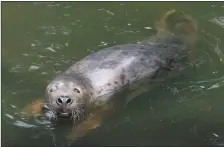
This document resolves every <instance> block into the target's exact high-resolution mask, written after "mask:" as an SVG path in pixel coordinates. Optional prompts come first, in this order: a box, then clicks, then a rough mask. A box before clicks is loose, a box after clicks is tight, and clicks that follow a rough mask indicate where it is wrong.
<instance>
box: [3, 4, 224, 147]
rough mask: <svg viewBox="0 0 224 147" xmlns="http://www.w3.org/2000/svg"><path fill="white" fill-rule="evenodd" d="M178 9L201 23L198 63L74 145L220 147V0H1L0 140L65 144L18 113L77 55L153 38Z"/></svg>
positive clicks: (223, 81) (223, 35)
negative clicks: (161, 22)
mask: <svg viewBox="0 0 224 147" xmlns="http://www.w3.org/2000/svg"><path fill="white" fill-rule="evenodd" d="M172 8H175V9H177V10H181V11H184V12H186V13H189V14H190V15H192V16H193V17H194V18H195V19H196V20H197V22H198V25H199V32H200V36H199V41H198V44H197V47H196V48H197V54H196V65H197V66H196V68H193V67H192V68H188V69H187V70H185V71H184V72H183V73H181V74H180V75H178V76H176V77H175V78H174V79H172V80H169V81H166V82H165V83H164V84H163V85H161V86H159V87H157V88H155V89H153V90H152V91H150V92H148V93H146V94H143V95H141V96H140V97H139V98H138V99H136V100H134V101H133V102H131V103H130V104H129V105H128V106H127V107H126V108H125V109H124V110H122V111H121V112H119V113H118V114H117V115H116V116H114V117H113V119H112V120H111V121H109V122H105V124H103V125H102V126H101V127H99V128H97V129H96V130H94V131H92V132H91V133H90V134H88V136H86V137H84V138H83V139H81V140H78V141H76V142H75V143H73V145H76V144H79V145H90V144H92V145H204V144H218V145H224V113H223V111H224V107H223V104H224V96H223V95H224V87H223V86H224V44H223V41H224V3H222V2H195V3H192V2H188V3H187V2H186V3H184V2H181V3H176V2H166V3H165V2H66V3H65V2H60V3H59V2H21V3H18V2H7V3H6V2H5V3H2V144H3V145H37V146H41V145H42V146H47V145H48V146H50V145H56V146H67V145H71V143H69V142H66V140H64V139H62V138H63V137H64V136H65V134H66V131H68V130H66V129H68V128H66V129H65V128H64V127H61V128H60V126H58V127H59V129H57V131H55V130H54V129H51V128H52V126H51V125H50V124H44V121H41V120H39V119H36V120H35V119H31V120H24V119H23V117H22V116H21V115H20V113H19V112H20V111H21V110H22V109H23V107H24V106H25V105H27V104H28V103H31V102H32V101H33V100H35V99H37V98H39V97H41V96H43V92H44V89H45V86H46V84H47V82H49V81H50V80H51V79H52V78H53V77H54V76H56V75H57V74H58V73H60V72H61V71H64V70H65V69H67V68H68V67H69V66H70V65H71V64H73V63H74V62H75V61H77V60H78V59H80V58H82V57H84V56H86V55H88V54H90V53H92V52H95V51H97V50H99V49H102V48H104V47H107V46H113V45H116V44H125V43H131V42H138V41H141V40H144V39H146V38H148V37H150V36H153V35H155V33H156V31H155V27H154V21H155V19H156V18H158V17H159V15H161V14H163V13H164V12H166V11H168V10H170V9H172Z"/></svg>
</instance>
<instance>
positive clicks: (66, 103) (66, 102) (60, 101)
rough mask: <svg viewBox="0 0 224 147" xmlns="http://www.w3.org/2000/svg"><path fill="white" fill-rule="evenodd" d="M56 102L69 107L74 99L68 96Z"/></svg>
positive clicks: (61, 97)
mask: <svg viewBox="0 0 224 147" xmlns="http://www.w3.org/2000/svg"><path fill="white" fill-rule="evenodd" d="M56 102H57V104H58V105H69V104H71V103H72V99H70V98H69V97H68V96H60V97H59V98H58V99H57V101H56Z"/></svg>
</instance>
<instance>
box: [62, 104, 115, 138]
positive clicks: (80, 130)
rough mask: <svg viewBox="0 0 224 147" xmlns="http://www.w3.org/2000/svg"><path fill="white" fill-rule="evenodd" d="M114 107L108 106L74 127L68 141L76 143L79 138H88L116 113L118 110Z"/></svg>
mask: <svg viewBox="0 0 224 147" xmlns="http://www.w3.org/2000/svg"><path fill="white" fill-rule="evenodd" d="M113 106H114V105H113V104H106V105H104V106H103V107H101V108H100V109H99V110H97V111H95V112H93V113H91V114H89V115H88V116H87V118H86V119H85V120H83V121H82V122H81V123H80V124H78V125H77V126H73V128H72V131H71V133H70V134H69V135H68V136H66V139H67V140H70V141H74V140H76V139H78V138H81V137H84V136H86V135H87V134H88V133H89V132H90V131H92V130H93V129H95V128H97V127H99V126H100V125H101V124H102V123H103V122H104V121H105V119H107V118H108V117H110V116H111V114H112V113H114V112H115V110H116V108H115V107H113Z"/></svg>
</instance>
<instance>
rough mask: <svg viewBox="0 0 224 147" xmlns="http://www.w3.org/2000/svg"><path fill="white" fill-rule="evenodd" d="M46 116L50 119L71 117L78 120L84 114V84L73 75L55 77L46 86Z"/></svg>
mask: <svg viewBox="0 0 224 147" xmlns="http://www.w3.org/2000/svg"><path fill="white" fill-rule="evenodd" d="M45 98H46V101H47V104H46V105H45V108H47V110H48V111H47V112H46V113H45V114H46V116H47V117H49V118H50V119H51V120H52V119H58V118H72V119H73V120H74V121H75V120H77V119H78V120H79V119H81V118H82V117H83V115H84V113H83V112H84V103H85V94H84V85H83V83H82V82H80V80H78V79H76V78H75V77H74V76H69V75H62V76H58V77H56V78H55V79H54V80H53V81H52V82H51V83H50V84H49V85H48V86H47V88H46V92H45Z"/></svg>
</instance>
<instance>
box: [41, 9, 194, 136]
mask: <svg viewBox="0 0 224 147" xmlns="http://www.w3.org/2000/svg"><path fill="white" fill-rule="evenodd" d="M156 27H157V31H158V32H157V36H155V37H154V38H153V40H151V41H147V42H141V43H136V44H124V45H116V46H113V47H108V48H105V49H101V50H99V51H97V52H95V53H93V54H91V55H88V56H86V57H85V58H83V59H81V60H79V61H78V62H76V63H75V64H74V65H72V66H71V67H69V68H68V69H67V70H66V71H65V72H63V73H62V74H60V75H58V76H57V77H56V78H55V79H53V80H52V81H51V82H50V83H49V85H48V86H47V88H46V91H45V102H44V104H45V105H44V108H45V115H46V116H47V117H48V118H49V119H50V120H58V119H59V118H71V119H73V121H74V122H76V121H80V122H81V123H80V125H78V127H77V128H76V129H75V131H74V130H73V131H72V132H73V133H72V134H76V136H77V134H78V136H83V134H85V133H83V132H87V130H89V129H92V128H95V127H96V126H98V125H100V123H101V122H102V121H103V120H104V118H105V117H108V116H110V113H112V112H114V110H116V109H117V106H118V105H119V104H121V102H120V100H121V99H122V98H119V97H118V94H121V93H122V92H123V91H125V90H128V91H129V92H130V93H129V94H130V95H132V94H133V91H134V92H135V93H136V91H137V93H141V91H142V89H144V88H142V85H144V86H145V87H146V89H147V87H150V85H151V83H150V81H151V80H152V79H154V78H156V77H157V76H158V75H159V74H161V73H164V72H167V71H168V72H169V71H170V70H172V67H173V66H175V64H177V63H178V62H180V61H181V60H182V59H185V57H186V56H188V53H189V50H188V47H189V46H192V44H194V42H195V38H196V37H195V36H196V31H197V26H196V24H195V22H194V20H193V19H192V18H191V17H190V16H189V15H186V14H184V13H177V12H176V11H175V10H171V11H168V12H167V13H166V14H165V15H163V17H162V18H161V20H160V21H159V22H158V23H157V26H156ZM122 97H125V98H124V99H126V100H124V101H123V102H124V104H125V103H127V102H128V101H130V100H131V99H132V98H133V97H132V98H128V97H129V96H127V97H126V96H123V95H122ZM121 101H122V100H121ZM83 128H84V129H83ZM80 130H82V131H80ZM83 130H85V131H83ZM74 132H78V133H74ZM81 134H82V135H81ZM73 137H74V135H73Z"/></svg>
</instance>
